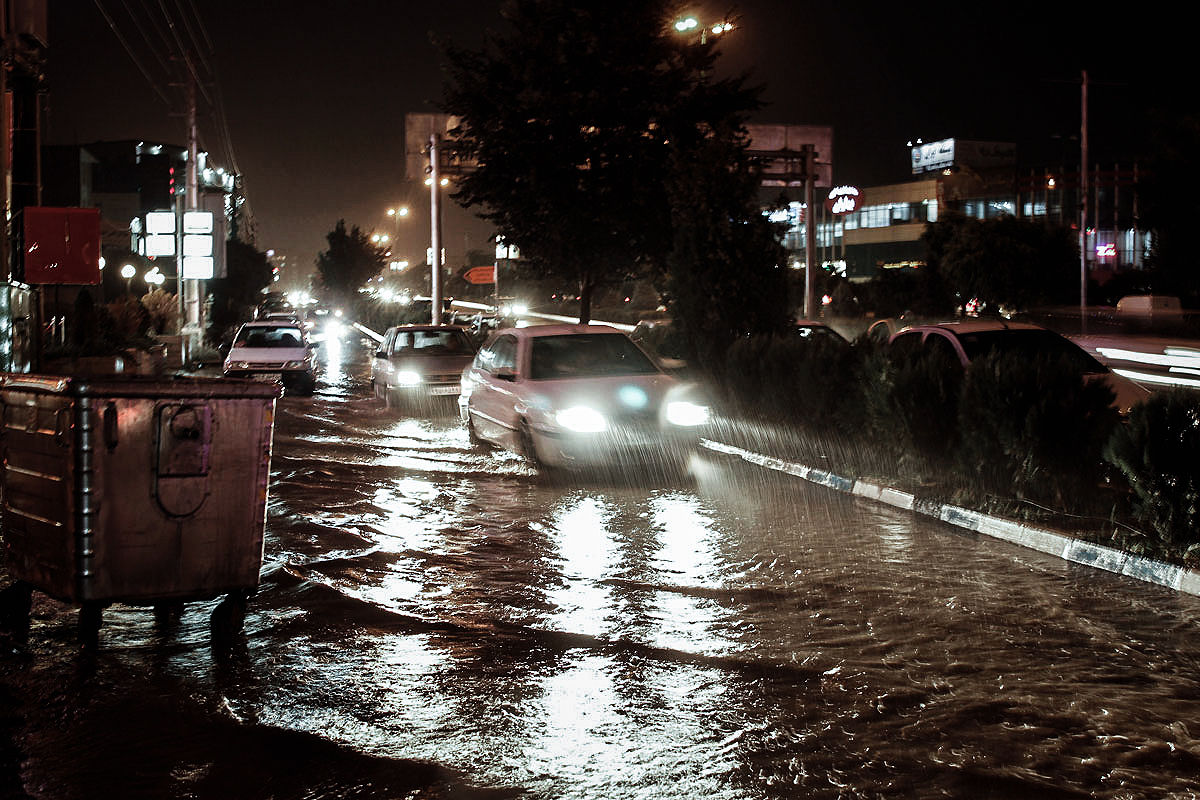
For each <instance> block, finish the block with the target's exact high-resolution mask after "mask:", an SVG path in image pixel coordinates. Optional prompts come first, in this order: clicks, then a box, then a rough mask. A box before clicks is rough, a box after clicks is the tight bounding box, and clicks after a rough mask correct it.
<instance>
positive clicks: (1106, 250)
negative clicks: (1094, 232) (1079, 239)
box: [1096, 244, 1117, 258]
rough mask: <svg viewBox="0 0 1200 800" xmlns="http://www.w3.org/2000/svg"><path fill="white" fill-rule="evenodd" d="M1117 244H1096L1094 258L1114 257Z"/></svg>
mask: <svg viewBox="0 0 1200 800" xmlns="http://www.w3.org/2000/svg"><path fill="white" fill-rule="evenodd" d="M1116 257H1117V246H1116V245H1115V244H1098V245H1096V258H1116Z"/></svg>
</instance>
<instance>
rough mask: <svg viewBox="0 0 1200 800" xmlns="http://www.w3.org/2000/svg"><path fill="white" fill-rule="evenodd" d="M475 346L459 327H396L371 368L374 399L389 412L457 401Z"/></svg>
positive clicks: (392, 329)
mask: <svg viewBox="0 0 1200 800" xmlns="http://www.w3.org/2000/svg"><path fill="white" fill-rule="evenodd" d="M475 352H476V346H475V342H474V340H473V339H472V338H471V335H470V332H469V330H468V329H467V328H465V327H463V326H460V325H397V326H395V327H391V328H388V329H387V330H386V331H385V332H384V334H383V340H382V341H381V342H380V343H379V347H378V348H377V349H376V351H375V358H374V360H373V361H372V362H371V385H372V388H373V390H374V392H375V396H376V397H378V398H380V399H382V400H383V401H384V402H385V403H387V404H388V405H389V406H392V405H401V404H403V405H413V404H416V403H418V402H425V403H429V402H433V401H436V400H439V399H448V400H453V399H454V398H456V397H458V394H459V391H460V389H461V381H462V373H463V370H464V369H466V367H467V365H469V364H470V363H471V360H472V359H473V358H474V357H475Z"/></svg>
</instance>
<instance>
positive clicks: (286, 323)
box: [242, 318, 300, 328]
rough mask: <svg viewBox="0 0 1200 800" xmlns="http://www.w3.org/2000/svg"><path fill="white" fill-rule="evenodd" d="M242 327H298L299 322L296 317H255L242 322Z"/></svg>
mask: <svg viewBox="0 0 1200 800" xmlns="http://www.w3.org/2000/svg"><path fill="white" fill-rule="evenodd" d="M242 327H243V328H279V327H285V328H299V327H300V322H299V320H296V319H291V318H289V319H255V320H251V321H250V322H243V323H242Z"/></svg>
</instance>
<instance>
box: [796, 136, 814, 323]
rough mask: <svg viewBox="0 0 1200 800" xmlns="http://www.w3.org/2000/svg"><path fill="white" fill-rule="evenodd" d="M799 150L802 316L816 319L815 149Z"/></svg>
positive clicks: (809, 147) (807, 147) (808, 145)
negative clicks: (801, 229)
mask: <svg viewBox="0 0 1200 800" xmlns="http://www.w3.org/2000/svg"><path fill="white" fill-rule="evenodd" d="M800 151H801V153H802V154H803V155H802V158H803V159H804V318H805V319H816V314H815V303H814V297H813V295H814V294H816V286H817V236H816V230H815V229H816V226H817V214H816V211H817V210H816V202H815V198H816V183H817V149H816V147H814V146H813V145H811V144H806V145H804V146H802V147H801V148H800Z"/></svg>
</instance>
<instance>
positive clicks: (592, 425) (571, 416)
mask: <svg viewBox="0 0 1200 800" xmlns="http://www.w3.org/2000/svg"><path fill="white" fill-rule="evenodd" d="M554 419H555V421H556V422H558V424H559V425H561V426H562V427H564V428H566V429H567V430H569V431H575V432H576V433H601V432H603V431H605V430H607V429H608V420H606V419H605V418H604V415H603V414H601V413H600V412H599V411H597V410H596V409H594V408H588V407H587V406H573V407H571V408H568V409H565V410H563V411H559V412H558V413H557V414H555V415H554Z"/></svg>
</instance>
